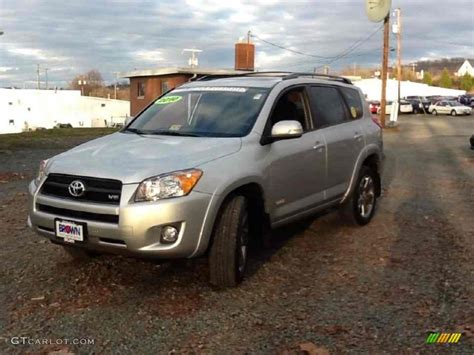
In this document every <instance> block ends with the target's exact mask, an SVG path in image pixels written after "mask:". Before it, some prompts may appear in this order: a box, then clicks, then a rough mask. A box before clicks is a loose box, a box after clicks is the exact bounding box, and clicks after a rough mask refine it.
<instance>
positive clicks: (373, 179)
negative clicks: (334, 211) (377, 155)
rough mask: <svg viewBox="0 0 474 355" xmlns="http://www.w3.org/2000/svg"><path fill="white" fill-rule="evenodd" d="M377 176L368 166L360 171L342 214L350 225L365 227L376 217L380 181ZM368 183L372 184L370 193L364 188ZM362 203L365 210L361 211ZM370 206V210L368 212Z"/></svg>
mask: <svg viewBox="0 0 474 355" xmlns="http://www.w3.org/2000/svg"><path fill="white" fill-rule="evenodd" d="M376 174H377V173H376V172H375V171H373V170H372V169H371V168H369V167H368V166H363V167H362V169H361V170H360V172H359V177H358V178H357V183H356V185H355V188H354V191H353V192H352V195H351V197H350V198H349V199H348V200H347V202H346V203H345V204H344V206H342V209H341V214H342V216H343V218H344V220H345V221H346V222H348V224H350V225H360V226H364V225H366V224H367V223H369V222H370V220H371V219H372V217H373V216H374V213H375V207H376V205H377V190H378V189H377V184H378V181H379V179H378V177H377V175H376ZM366 183H367V184H369V185H370V184H371V185H370V186H369V188H370V189H371V192H370V193H369V192H368V191H366V190H365V187H364V186H365V184H366ZM364 192H367V193H364ZM369 196H370V197H369ZM361 203H362V205H363V206H364V207H363V209H361ZM369 206H370V210H369V211H367V209H368V208H369Z"/></svg>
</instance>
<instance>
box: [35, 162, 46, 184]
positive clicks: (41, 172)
mask: <svg viewBox="0 0 474 355" xmlns="http://www.w3.org/2000/svg"><path fill="white" fill-rule="evenodd" d="M46 164H48V159H46V160H41V162H40V165H39V169H38V176H37V177H36V180H35V182H36V185H38V184H39V183H40V182H41V180H42V179H43V178H44V177H45V176H46Z"/></svg>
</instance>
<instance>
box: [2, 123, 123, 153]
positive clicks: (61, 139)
mask: <svg viewBox="0 0 474 355" xmlns="http://www.w3.org/2000/svg"><path fill="white" fill-rule="evenodd" d="M114 132H117V129H116V128H54V129H45V130H39V131H33V132H23V133H16V134H2V135H0V150H14V149H35V148H48V147H50V148H60V147H69V146H74V145H77V144H80V143H82V142H86V141H88V140H91V139H94V138H97V137H101V136H105V135H107V134H111V133H114Z"/></svg>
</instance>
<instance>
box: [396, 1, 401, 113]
mask: <svg viewBox="0 0 474 355" xmlns="http://www.w3.org/2000/svg"><path fill="white" fill-rule="evenodd" d="M395 13H396V16H397V25H396V27H395V28H396V35H397V80H398V104H399V105H400V96H401V80H402V21H401V15H402V10H401V9H400V8H397V9H395Z"/></svg>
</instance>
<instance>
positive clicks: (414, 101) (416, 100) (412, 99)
mask: <svg viewBox="0 0 474 355" xmlns="http://www.w3.org/2000/svg"><path fill="white" fill-rule="evenodd" d="M405 100H406V101H408V102H409V103H411V105H412V106H413V113H425V112H426V113H428V109H429V108H430V105H431V102H430V101H429V100H427V99H426V98H425V97H423V96H407V97H406V98H405Z"/></svg>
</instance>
